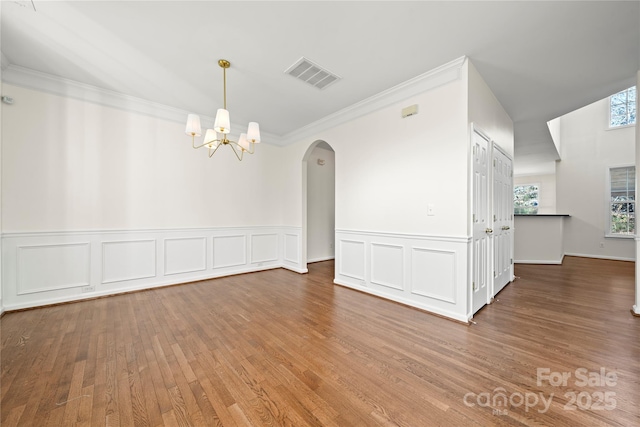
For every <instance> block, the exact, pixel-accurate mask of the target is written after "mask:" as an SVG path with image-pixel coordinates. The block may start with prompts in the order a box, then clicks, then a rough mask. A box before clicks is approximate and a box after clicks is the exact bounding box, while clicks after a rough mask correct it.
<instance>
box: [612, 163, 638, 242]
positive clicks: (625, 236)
mask: <svg viewBox="0 0 640 427" xmlns="http://www.w3.org/2000/svg"><path fill="white" fill-rule="evenodd" d="M635 167H636V165H635V164H633V163H625V164H621V165H610V166H607V167H606V168H605V169H606V170H605V175H606V186H605V192H604V196H605V229H604V230H605V232H604V237H605V238H610V239H634V238H635V236H636V233H637V232H638V230H637V227H638V224H637V222H636V223H635V227H634V230H633V234H621V233H612V232H611V169H620V168H635ZM635 172H636V183H635V185H636V191H635V193H636V195H637V194H638V189H637V183H638V175H637V173H638V170H637V168H636V171H635ZM636 199H637V197H634V200H633V204H634V209H633V212H634V214H635V213H636V207H637V206H635V205H636V203H637V200H636ZM636 219H637V216H636Z"/></svg>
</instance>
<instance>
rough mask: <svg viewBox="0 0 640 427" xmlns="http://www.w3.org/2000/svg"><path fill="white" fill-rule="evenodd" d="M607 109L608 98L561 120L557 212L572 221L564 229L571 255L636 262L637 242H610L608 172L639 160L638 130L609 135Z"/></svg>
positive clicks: (631, 128)
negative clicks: (637, 150) (607, 235)
mask: <svg viewBox="0 0 640 427" xmlns="http://www.w3.org/2000/svg"><path fill="white" fill-rule="evenodd" d="M608 108H609V99H608V98H607V99H603V100H601V101H598V102H595V103H593V104H591V105H588V106H586V107H583V108H581V109H579V110H576V111H574V112H572V113H569V114H566V115H564V116H562V117H561V118H560V147H561V158H562V160H561V161H559V162H558V163H557V165H556V187H557V188H556V191H557V210H558V212H559V213H567V214H570V215H571V218H570V219H568V220H565V227H564V248H565V253H566V254H567V255H584V256H591V257H601V258H613V259H629V260H633V259H635V245H634V242H633V239H623V238H605V221H606V215H607V205H606V192H607V187H606V175H607V172H608V168H609V167H612V166H620V165H631V164H634V159H635V128H634V127H633V126H631V127H625V128H620V129H613V130H608V118H609V113H608V111H609V110H608ZM601 243H603V244H604V248H601V247H600V244H601Z"/></svg>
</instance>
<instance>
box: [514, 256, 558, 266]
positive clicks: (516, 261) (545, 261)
mask: <svg viewBox="0 0 640 427" xmlns="http://www.w3.org/2000/svg"><path fill="white" fill-rule="evenodd" d="M562 261H564V256H563V257H562V258H561V259H559V260H548V259H543V260H540V259H514V260H513V263H514V264H545V265H546V264H549V265H559V264H562Z"/></svg>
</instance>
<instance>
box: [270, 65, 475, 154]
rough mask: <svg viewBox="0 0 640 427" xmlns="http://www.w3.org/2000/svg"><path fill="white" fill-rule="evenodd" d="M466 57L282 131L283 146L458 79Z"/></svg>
mask: <svg viewBox="0 0 640 427" xmlns="http://www.w3.org/2000/svg"><path fill="white" fill-rule="evenodd" d="M466 59H467V57H466V56H461V57H460V58H457V59H454V60H453V61H450V62H447V63H446V64H443V65H441V66H439V67H437V68H434V69H432V70H430V71H427V72H426V73H423V74H420V75H419V76H416V77H414V78H412V79H410V80H407V81H405V82H403V83H400V84H398V85H396V86H393V87H392V88H389V89H387V90H384V91H382V92H380V93H378V94H376V95H373V96H371V97H369V98H366V99H364V100H362V101H360V102H357V103H355V104H353V105H350V106H349V107H346V108H343V109H342V110H339V111H336V112H335V113H332V114H329V115H328V116H325V117H323V118H322V119H320V120H317V121H315V122H313V123H311V124H309V125H307V126H304V127H301V128H299V129H297V130H294V131H293V132H289V133H287V134H285V135H283V137H282V139H281V140H280V144H278V145H282V146H286V145H290V144H294V143H296V142H299V141H300V140H302V139H305V138H308V137H311V136H314V135H316V134H318V133H319V132H322V131H324V130H327V129H330V128H333V127H336V126H338V125H341V124H343V123H347V122H349V121H351V120H354V119H357V118H358V117H362V116H364V115H366V114H369V113H372V112H374V111H377V110H380V109H382V108H384V107H387V106H389V105H391V104H394V103H396V102H400V101H403V100H405V99H407V98H410V97H412V96H415V95H417V94H419V93H423V92H426V91H429V90H431V89H435V88H436V87H438V86H442V85H444V84H447V83H449V82H452V81H455V80H458V79H460V77H461V75H462V73H461V70H462V66H463V65H464V63H465V61H466Z"/></svg>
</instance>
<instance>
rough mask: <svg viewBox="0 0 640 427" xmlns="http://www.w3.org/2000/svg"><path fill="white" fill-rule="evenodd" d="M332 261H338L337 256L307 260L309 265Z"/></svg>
mask: <svg viewBox="0 0 640 427" xmlns="http://www.w3.org/2000/svg"><path fill="white" fill-rule="evenodd" d="M332 259H336V257H335V256H327V257H320V258H312V259H308V260H307V264H311V263H312V262H322V261H329V260H332Z"/></svg>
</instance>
